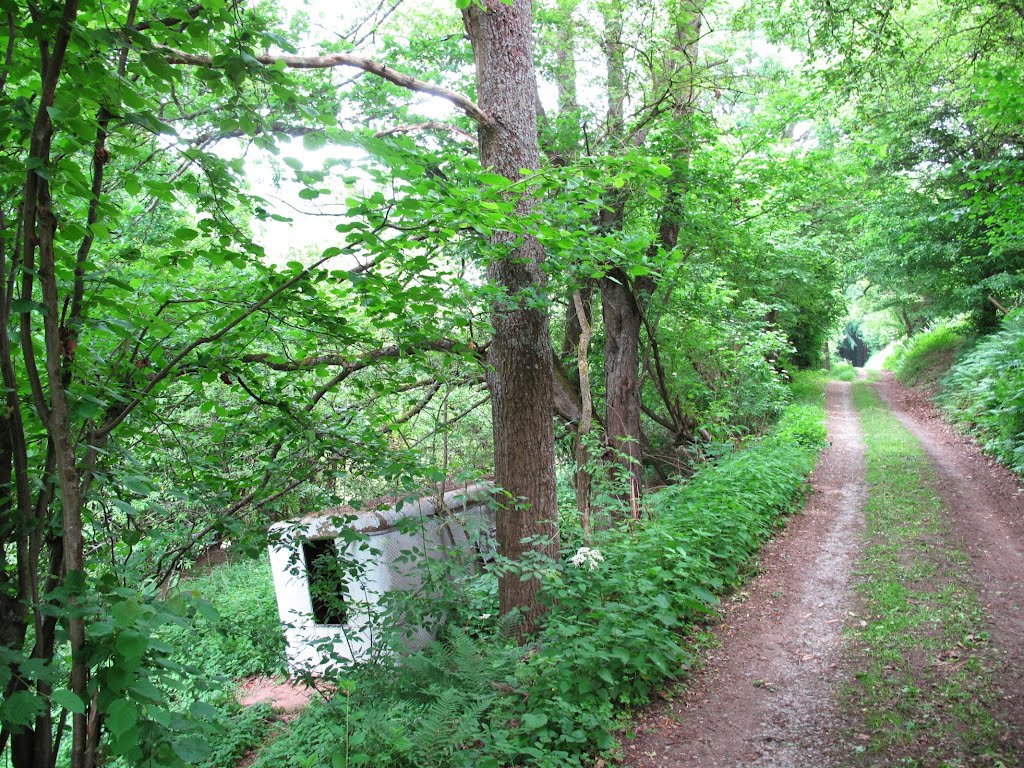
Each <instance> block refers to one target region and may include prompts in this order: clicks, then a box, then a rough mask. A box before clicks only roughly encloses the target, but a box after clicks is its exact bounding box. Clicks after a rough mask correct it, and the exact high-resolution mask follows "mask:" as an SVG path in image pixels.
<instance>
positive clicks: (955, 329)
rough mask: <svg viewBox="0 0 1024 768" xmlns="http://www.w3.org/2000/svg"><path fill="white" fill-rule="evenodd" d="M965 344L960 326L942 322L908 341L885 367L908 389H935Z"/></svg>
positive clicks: (962, 329)
mask: <svg viewBox="0 0 1024 768" xmlns="http://www.w3.org/2000/svg"><path fill="white" fill-rule="evenodd" d="M967 343H968V339H967V335H966V332H965V330H964V327H963V326H962V325H958V324H955V323H943V324H941V325H937V326H935V327H934V328H929V329H928V330H926V331H922V332H921V333H918V334H915V335H914V336H912V337H911V338H909V339H908V340H907V341H906V342H905V343H904V344H903V346H902V347H900V348H898V349H897V350H896V351H895V352H894V353H893V354H892V355H891V356H890V357H889V358H888V359H887V360H886V363H885V364H886V367H888V368H890V369H891V370H892V371H893V372H894V373H895V374H896V378H897V379H899V380H900V382H901V383H903V384H906V385H907V386H908V387H925V388H928V389H937V388H938V386H939V382H940V381H941V380H942V377H943V376H945V375H946V372H947V371H948V370H949V369H950V367H951V366H952V365H953V363H954V361H955V360H956V359H957V357H958V356H959V355H960V353H961V352H962V351H963V349H964V347H965V346H966V345H967Z"/></svg>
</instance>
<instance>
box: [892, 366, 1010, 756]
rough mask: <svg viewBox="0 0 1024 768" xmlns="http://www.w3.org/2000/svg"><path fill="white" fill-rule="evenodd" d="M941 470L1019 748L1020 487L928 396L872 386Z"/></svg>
mask: <svg viewBox="0 0 1024 768" xmlns="http://www.w3.org/2000/svg"><path fill="white" fill-rule="evenodd" d="M876 386H877V388H878V391H879V393H880V394H881V395H882V397H883V398H884V399H885V401H886V403H888V405H889V407H890V408H892V410H893V413H895V414H896V416H897V417H898V418H899V420H900V421H901V422H902V423H903V425H904V426H905V427H906V428H907V429H908V430H910V432H911V433H912V434H913V435H914V437H916V438H917V439H918V440H919V441H920V442H921V445H922V446H923V447H924V450H925V452H926V453H927V454H928V456H929V458H930V459H931V460H932V462H933V464H934V465H935V467H936V469H937V470H938V473H939V495H940V496H941V498H942V501H943V503H944V504H945V506H946V508H947V510H948V511H949V514H950V519H951V520H952V523H953V526H954V532H955V535H956V536H957V538H958V539H959V540H960V541H959V542H958V544H959V546H960V548H961V549H963V550H964V551H965V552H967V554H968V556H969V557H970V563H971V571H972V573H973V581H974V584H973V586H974V588H975V589H976V590H977V593H978V596H979V597H980V598H981V601H982V604H983V605H984V606H985V610H986V613H987V614H988V619H989V622H990V626H988V627H987V629H988V631H989V632H990V634H991V638H992V642H993V644H994V646H995V649H996V651H997V652H998V654H999V666H1000V669H999V679H998V685H999V687H1000V688H1001V690H1002V694H1003V697H1002V701H1001V707H1000V711H999V712H998V713H997V714H998V715H999V716H1000V717H1001V719H1002V720H1004V721H1005V722H1006V723H1007V724H1008V725H1009V726H1010V732H1011V734H1012V738H1013V739H1014V740H1015V742H1014V744H1013V746H1015V747H1016V749H1017V751H1018V753H1019V754H1024V488H1022V487H1021V484H1020V483H1019V481H1018V480H1017V478H1016V477H1015V476H1014V475H1013V473H1011V472H1010V471H1009V470H1007V469H1006V468H1005V467H1003V466H1002V465H1000V464H998V463H996V462H995V461H993V460H991V459H989V458H988V457H986V456H985V455H984V454H983V453H982V452H981V451H980V450H979V449H978V447H977V446H976V445H975V444H974V443H973V442H971V441H970V440H969V439H968V438H966V437H964V436H963V435H960V434H958V433H957V432H956V431H955V430H954V429H953V428H952V427H951V426H950V425H949V424H948V423H946V422H945V421H943V419H942V418H941V417H940V416H939V414H938V413H936V411H935V408H934V406H933V405H932V403H931V401H930V400H929V399H928V397H927V395H926V394H924V393H922V392H919V391H917V390H912V389H907V388H906V387H903V386H901V385H900V384H899V383H898V382H897V381H896V380H895V379H894V378H893V377H892V376H891V375H888V376H886V378H884V379H883V380H882V381H881V382H879V383H878V384H877V385H876Z"/></svg>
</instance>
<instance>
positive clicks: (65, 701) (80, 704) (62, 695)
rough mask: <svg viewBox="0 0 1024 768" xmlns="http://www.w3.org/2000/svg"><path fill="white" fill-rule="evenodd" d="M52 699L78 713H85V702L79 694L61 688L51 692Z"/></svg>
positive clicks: (63, 707) (58, 704) (55, 702)
mask: <svg viewBox="0 0 1024 768" xmlns="http://www.w3.org/2000/svg"><path fill="white" fill-rule="evenodd" d="M50 700H51V701H52V702H53V703H54V704H56V705H57V706H58V707H61V708H62V709H66V710H68V711H69V712H74V713H75V714H76V715H81V714H84V713H85V702H84V701H82V699H81V698H79V697H78V695H77V694H75V693H73V692H71V691H69V690H67V689H64V688H61V689H59V690H56V691H54V692H53V693H51V694H50Z"/></svg>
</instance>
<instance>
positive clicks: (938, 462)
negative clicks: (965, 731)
mask: <svg viewBox="0 0 1024 768" xmlns="http://www.w3.org/2000/svg"><path fill="white" fill-rule="evenodd" d="M877 387H878V389H879V391H880V393H881V395H882V396H883V398H884V399H885V400H886V402H887V403H888V405H889V406H890V408H892V410H893V412H894V413H895V414H896V416H897V417H898V418H899V419H900V421H901V422H903V424H904V425H905V426H906V427H907V428H908V429H909V430H910V431H911V433H912V434H913V435H914V436H915V437H916V438H917V439H918V440H919V441H920V442H921V444H922V446H923V447H924V449H925V451H926V452H927V454H928V456H929V457H930V458H931V460H932V461H933V463H934V464H935V466H936V468H937V470H938V473H939V494H940V496H941V498H942V501H943V503H944V505H945V506H946V508H947V510H948V513H949V515H950V519H951V521H952V523H953V526H954V537H955V539H956V541H954V542H952V543H953V544H954V545H955V546H957V547H958V548H960V549H962V550H963V551H965V552H967V553H968V555H969V557H970V564H971V571H972V581H973V585H972V586H974V587H975V588H976V590H977V593H978V595H979V597H980V599H981V601H982V603H983V605H984V607H985V610H986V613H987V615H988V622H989V624H988V626H986V627H983V628H982V629H983V630H987V631H988V632H989V633H990V636H991V641H992V644H993V646H994V647H995V649H996V651H997V652H998V658H999V669H998V682H997V684H998V687H999V689H1000V691H1001V699H1000V707H999V711H998V712H996V713H994V714H996V715H997V716H998V717H999V718H1001V719H1002V720H1003V721H1004V722H1005V723H1006V724H1007V725H1009V727H1010V728H1009V737H1008V738H1009V739H1010V743H1009V744H1008V745H1007V746H1008V748H1009V749H1010V750H1011V754H1012V753H1017V754H1024V586H1022V585H1024V490H1022V488H1021V485H1020V483H1019V482H1018V480H1017V478H1016V477H1015V476H1014V475H1013V474H1012V473H1010V472H1009V471H1007V470H1006V469H1005V468H1003V467H1002V466H1000V465H998V464H996V463H995V462H993V461H991V460H990V459H988V458H986V457H985V456H984V455H983V454H982V453H981V452H980V450H979V449H978V448H977V447H976V446H975V445H974V444H973V443H971V441H970V440H969V439H967V438H965V437H963V436H962V435H959V434H957V432H956V431H955V430H954V429H952V428H951V427H950V426H949V425H948V424H946V423H945V422H944V421H943V420H942V419H941V417H940V416H939V415H938V414H937V413H936V412H935V409H934V407H933V406H932V404H931V401H930V400H929V398H928V395H927V393H926V392H921V391H916V390H909V389H906V388H904V387H902V386H901V385H900V384H898V383H897V382H896V381H894V380H893V379H892V378H891V377H887V378H885V379H884V380H883V381H882V382H880V383H879V384H877ZM827 407H828V428H829V435H830V438H831V440H832V445H831V447H830V448H828V449H827V450H826V451H825V452H824V453H823V455H822V458H821V461H820V462H819V465H818V467H817V469H816V470H815V472H814V474H813V475H812V478H811V479H812V483H813V487H814V493H813V495H812V496H811V498H810V501H809V503H808V505H807V508H806V510H805V511H804V513H803V514H802V515H798V516H796V517H794V518H793V520H792V521H791V522H790V524H789V525H788V526H787V528H786V530H785V532H784V533H783V534H782V535H781V536H779V537H778V538H777V539H776V540H775V541H773V542H772V543H771V544H770V545H769V546H768V547H767V548H766V551H765V554H764V556H763V560H762V569H761V570H762V575H761V576H760V577H759V578H758V579H757V580H756V581H755V582H754V583H752V584H751V585H750V587H749V588H748V589H747V591H745V592H741V593H740V594H739V595H737V596H736V597H735V598H734V599H732V600H731V601H730V602H728V603H727V604H726V605H725V606H724V607H723V610H722V614H721V619H720V623H719V625H718V626H717V628H716V630H715V633H716V636H717V638H718V639H719V641H720V645H719V648H718V650H717V651H715V652H713V653H712V654H711V655H710V658H709V660H708V663H707V666H706V667H705V668H704V669H703V670H702V671H701V672H700V673H698V674H696V675H695V676H694V677H693V678H692V679H691V680H690V681H689V682H688V689H687V690H685V691H682V692H681V693H680V694H679V696H678V698H676V699H675V700H672V701H664V702H661V703H659V704H656V705H654V706H652V707H651V708H650V709H649V710H648V711H647V712H645V713H644V714H643V716H642V717H641V718H640V719H639V721H638V723H637V724H636V732H637V735H636V738H635V739H634V740H632V741H629V742H627V744H626V746H625V763H626V764H627V765H631V766H635V767H636V768H655V766H658V767H660V766H665V767H666V768H674V767H679V768H682V767H683V766H687V768H694V767H696V768H716V767H719V768H725V767H727V766H728V767H729V768H732V767H734V766H772V767H773V768H791V767H792V768H798V767H799V768H825V767H826V766H843V765H846V764H848V763H849V762H850V761H849V759H844V757H843V756H842V754H843V753H844V752H845V750H846V749H847V748H848V747H846V746H844V745H843V744H842V735H841V731H842V729H843V728H844V727H848V725H849V723H850V718H849V716H848V715H849V713H843V712H840V711H838V710H837V709H836V704H835V690H836V687H837V685H838V684H840V683H841V681H842V678H843V675H844V674H847V673H849V669H844V662H849V659H848V658H846V654H844V650H846V645H845V641H844V638H843V635H842V629H843V627H844V625H845V624H847V623H848V622H851V623H852V622H856V621H859V620H860V617H858V616H856V615H855V613H854V611H856V610H857V609H856V606H857V605H858V601H857V600H856V599H855V598H854V596H853V595H852V594H851V592H852V590H851V574H852V572H853V568H854V566H855V564H856V561H857V556H858V552H859V548H860V546H861V539H862V531H863V514H862V508H863V505H864V502H865V499H866V494H867V488H866V485H865V482H864V458H863V453H864V448H863V441H862V438H861V433H860V426H859V423H858V420H857V416H856V414H855V412H854V410H853V406H852V403H851V400H850V387H849V385H848V384H844V383H841V382H834V383H831V384H830V385H829V388H828V393H827ZM946 543H947V542H944V541H937V542H936V546H939V547H942V546H944V545H945V544H946ZM939 554H940V553H936V555H939ZM849 650H850V651H851V654H852V653H853V651H854V649H852V648H851V649H849ZM846 666H848V664H847V665H846ZM846 757H847V758H848V757H849V755H848V753H847V754H846ZM879 758H880V759H881V760H882V762H881V763H878V764H888V762H887V761H886V759H885V756H884V755H880V756H879Z"/></svg>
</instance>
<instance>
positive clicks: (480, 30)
mask: <svg viewBox="0 0 1024 768" xmlns="http://www.w3.org/2000/svg"><path fill="white" fill-rule="evenodd" d="M464 18H465V22H466V28H467V30H468V32H469V37H470V40H471V41H472V44H473V54H474V58H475V60H476V72H477V92H478V95H479V102H480V107H481V109H483V111H484V112H485V113H486V114H487V115H488V116H490V118H491V122H489V123H481V124H480V160H481V162H482V163H483V165H484V166H485V167H489V168H491V169H492V170H494V171H495V172H496V173H500V174H501V175H503V176H505V177H507V178H509V179H513V180H515V179H518V178H520V176H521V174H520V169H524V168H537V167H538V166H539V164H540V150H539V147H538V143H537V113H536V105H535V95H536V91H537V87H536V82H535V79H534V70H533V38H532V29H531V20H532V4H531V2H530V0H514V2H513V3H512V4H511V5H507V4H505V3H503V2H501V0H487V1H486V2H485V3H484V7H483V8H480V7H477V6H476V5H472V6H470V8H468V9H467V10H466V11H464ZM530 210H531V200H530V198H529V196H528V195H524V196H523V197H520V198H519V200H518V203H517V212H518V213H519V215H520V216H524V217H525V216H527V215H528V214H529V213H530ZM492 247H493V248H494V249H495V250H496V251H498V252H499V255H498V256H496V257H495V258H494V259H493V260H492V261H491V264H490V266H489V267H488V277H489V278H490V279H491V280H492V281H493V282H494V283H495V284H497V285H498V286H500V287H501V288H502V289H503V290H504V293H505V298H504V300H503V301H500V302H496V303H495V305H494V306H493V308H492V321H493V324H494V340H493V341H492V343H491V348H490V357H489V360H490V363H491V367H492V370H491V374H490V388H491V403H492V409H493V418H494V467H495V474H496V476H497V481H498V484H499V485H500V486H501V487H502V488H503V489H504V490H505V492H506V493H507V494H508V500H507V503H506V504H505V506H504V508H503V509H502V510H501V511H500V512H499V514H498V532H497V536H498V545H499V547H500V551H501V552H502V554H503V555H504V556H505V557H507V558H509V559H510V560H512V561H522V560H524V559H526V560H528V559H529V556H530V555H532V554H539V555H543V556H547V557H550V558H555V557H557V556H558V552H559V541H558V508H557V504H556V496H555V439H554V424H553V414H554V397H553V391H552V359H551V358H552V350H551V330H550V326H549V320H548V314H547V311H546V310H545V309H543V308H541V307H538V306H537V303H536V301H535V300H531V299H532V297H535V295H536V294H537V293H543V291H544V286H545V279H544V274H543V272H542V271H541V268H540V264H541V262H542V261H543V258H544V251H543V248H542V247H541V245H540V243H539V242H538V241H537V239H536V238H535V237H533V236H530V235H526V236H523V237H517V236H515V235H513V234H511V233H498V234H496V235H495V236H494V238H493V239H492ZM502 251H504V252H503V253H502ZM528 297H530V298H528ZM539 588H540V582H539V581H538V579H536V578H527V579H521V578H520V576H519V574H517V573H507V574H505V575H503V576H502V577H501V579H500V580H499V584H498V592H499V601H500V607H501V612H502V614H508V613H510V612H513V611H518V612H520V613H521V614H522V616H523V623H522V625H521V633H522V636H525V635H528V634H530V633H531V632H532V631H533V630H534V628H535V626H536V621H537V619H538V618H539V616H540V615H541V614H542V612H543V608H542V605H541V604H540V602H539V600H538V595H537V593H538V590H539Z"/></svg>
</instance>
